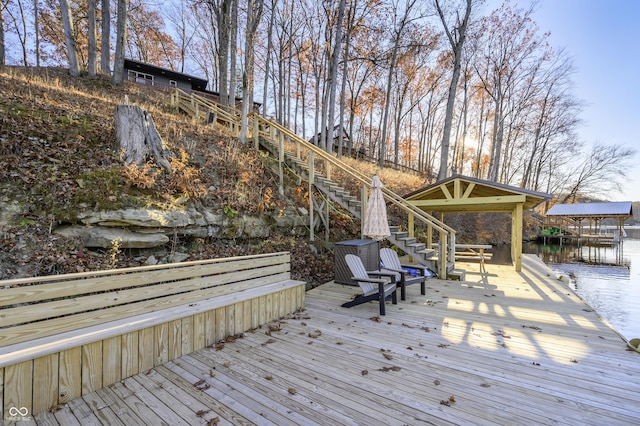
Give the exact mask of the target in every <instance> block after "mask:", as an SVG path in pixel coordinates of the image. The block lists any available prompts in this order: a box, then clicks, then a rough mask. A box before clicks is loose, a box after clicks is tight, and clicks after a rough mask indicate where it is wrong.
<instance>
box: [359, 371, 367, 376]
mask: <svg viewBox="0 0 640 426" xmlns="http://www.w3.org/2000/svg"><path fill="white" fill-rule="evenodd" d="M360 374H362V375H363V376H366V375H367V374H369V372H368V371H367V370H362V371H361V372H360Z"/></svg>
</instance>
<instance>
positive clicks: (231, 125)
mask: <svg viewBox="0 0 640 426" xmlns="http://www.w3.org/2000/svg"><path fill="white" fill-rule="evenodd" d="M172 104H173V105H176V106H178V107H179V108H180V109H181V110H182V111H184V112H186V113H187V114H189V115H190V116H192V117H193V118H194V119H196V120H201V121H203V122H205V123H209V124H214V125H216V126H222V127H223V128H224V129H225V130H226V131H228V132H230V133H231V134H235V135H238V134H239V132H240V119H241V115H240V112H239V111H237V110H234V109H233V108H230V107H222V106H220V105H218V104H216V103H215V102H213V101H211V100H209V99H206V98H203V97H201V96H198V95H197V94H190V95H188V94H185V93H184V92H182V91H180V90H179V89H178V90H176V91H174V92H172ZM248 133H249V135H248V137H250V138H251V140H252V141H253V142H254V147H255V148H256V149H261V150H263V151H266V152H268V153H269V155H270V157H271V158H273V159H275V160H276V161H277V163H278V168H279V175H280V185H281V192H282V186H283V185H284V179H283V175H284V171H285V170H289V171H291V172H292V173H294V174H295V175H296V176H297V177H299V178H300V179H302V180H304V181H305V182H307V183H309V185H310V194H309V198H310V209H315V210H317V211H318V213H319V214H318V215H317V216H315V217H314V219H315V220H314V223H313V225H312V226H311V228H312V230H311V232H312V238H313V229H314V228H315V227H316V225H317V223H318V222H319V221H320V220H323V221H324V219H323V218H322V216H321V215H322V208H321V207H319V206H318V205H317V203H316V202H315V200H314V199H313V195H312V191H311V189H315V190H317V191H319V192H321V193H322V194H324V196H325V198H327V199H328V200H331V202H333V203H335V204H337V205H339V206H340V207H342V209H344V210H345V211H347V212H349V213H350V214H351V215H352V216H353V217H355V218H357V219H360V220H362V216H363V215H362V210H363V206H365V205H366V201H365V202H363V200H366V198H367V197H366V191H367V190H368V188H369V185H370V183H371V177H370V176H365V175H364V174H362V173H360V172H359V171H357V170H355V169H353V168H351V167H350V166H348V165H347V164H346V163H344V162H342V161H341V160H340V159H338V158H337V157H335V156H333V155H331V154H329V153H327V152H325V151H324V150H322V149H320V148H319V147H317V146H315V145H313V144H311V143H309V142H307V141H306V140H304V139H303V138H301V137H299V136H298V135H296V134H295V133H293V132H291V131H290V130H289V129H287V128H285V127H283V126H281V125H279V124H278V123H275V122H274V121H273V120H267V119H264V118H262V117H260V116H258V115H257V114H255V113H251V114H250V115H249V117H248ZM317 163H323V166H324V167H318V166H317ZM310 164H313V170H312V169H311V167H310ZM332 169H333V170H336V169H339V170H340V171H342V172H343V173H345V174H347V175H348V176H350V178H352V179H355V180H356V181H358V182H359V183H360V184H361V185H362V187H363V188H364V189H363V193H362V194H360V198H358V197H357V196H355V195H353V194H351V193H350V192H349V191H348V190H346V189H345V188H344V187H343V186H341V185H340V184H339V183H337V182H335V181H334V180H332V179H331V178H330V177H327V175H330V171H331V170H332ZM383 195H384V197H385V200H386V201H387V203H388V204H393V205H396V206H398V207H399V208H400V209H401V210H403V211H404V212H405V213H407V215H408V221H409V222H408V224H407V226H406V227H402V228H401V227H399V226H393V225H390V226H389V229H390V231H391V235H390V236H389V237H387V240H388V241H389V242H390V243H392V244H393V245H395V246H396V247H397V248H398V249H400V250H401V251H403V252H404V253H405V254H406V255H408V256H409V257H410V258H412V260H413V261H414V262H417V263H419V264H422V265H424V266H427V267H429V268H431V269H433V270H434V271H437V273H438V276H439V277H440V278H442V279H446V278H449V279H461V278H464V271H462V270H459V269H455V250H454V249H453V247H455V231H454V230H453V229H452V228H450V227H449V226H448V225H446V224H444V223H442V222H440V221H439V220H438V219H436V218H435V217H433V216H430V215H429V214H427V213H425V212H423V211H422V210H420V209H418V208H417V207H415V206H413V205H412V204H410V203H408V202H407V201H406V200H404V199H403V198H402V197H400V196H399V195H397V194H395V193H393V192H392V191H390V190H388V189H387V188H383ZM414 221H418V222H423V223H425V224H426V225H427V226H428V227H429V228H431V229H433V230H435V232H439V235H440V243H438V244H437V245H436V246H437V248H436V249H433V248H431V247H432V246H433V244H427V243H426V242H420V241H417V239H416V238H415V237H414V236H412V235H411V234H412V233H411V232H410V228H411V227H412V223H413V222H414ZM325 226H327V225H326V223H325ZM441 254H444V255H443V256H442V255H441ZM441 258H444V259H446V262H444V263H441V261H440V259H441Z"/></svg>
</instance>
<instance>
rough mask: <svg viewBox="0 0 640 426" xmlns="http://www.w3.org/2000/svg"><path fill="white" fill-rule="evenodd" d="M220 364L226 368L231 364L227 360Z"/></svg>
mask: <svg viewBox="0 0 640 426" xmlns="http://www.w3.org/2000/svg"><path fill="white" fill-rule="evenodd" d="M222 365H224V366H225V367H226V368H229V366H230V365H231V363H230V362H229V361H227V362H225V363H224V364H222Z"/></svg>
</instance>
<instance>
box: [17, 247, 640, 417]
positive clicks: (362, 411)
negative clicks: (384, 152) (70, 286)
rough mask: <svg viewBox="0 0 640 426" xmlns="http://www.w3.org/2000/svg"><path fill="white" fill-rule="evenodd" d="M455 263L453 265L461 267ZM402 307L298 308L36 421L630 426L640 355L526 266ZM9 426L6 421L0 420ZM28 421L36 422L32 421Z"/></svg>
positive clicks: (470, 276) (438, 290) (469, 279)
mask: <svg viewBox="0 0 640 426" xmlns="http://www.w3.org/2000/svg"><path fill="white" fill-rule="evenodd" d="M459 267H464V266H463V265H459ZM467 269H468V272H467V274H466V281H462V282H458V281H440V280H436V279H432V280H429V281H428V287H427V295H426V296H420V290H419V286H411V287H409V288H408V289H407V300H406V301H404V302H400V301H399V302H398V305H396V306H394V305H391V304H388V305H387V315H386V316H385V317H383V318H378V317H377V313H378V310H377V306H376V304H375V302H371V303H369V304H364V305H359V306H355V307H353V308H350V309H347V308H341V307H340V304H341V303H343V302H344V301H346V300H347V299H348V298H349V297H350V296H351V295H352V294H354V293H355V292H356V289H355V288H353V287H347V286H342V285H337V284H332V283H330V284H325V285H323V286H321V287H319V288H317V289H314V290H312V291H310V292H308V293H307V296H306V303H307V307H306V309H305V310H304V311H303V312H301V313H299V314H296V315H295V316H291V317H290V318H287V319H285V320H282V321H279V322H277V323H272V324H271V325H270V327H263V328H261V329H257V330H255V331H254V332H249V333H246V334H245V335H244V336H243V337H242V338H238V339H235V340H233V341H228V342H226V343H225V344H224V345H219V347H218V348H205V349H202V350H200V351H197V352H195V353H193V354H191V355H188V356H184V357H181V358H178V359H176V360H174V361H172V362H169V363H167V364H165V365H163V366H159V367H155V368H152V369H150V370H148V371H145V372H144V373H142V374H139V375H137V376H133V377H130V378H128V379H126V380H124V381H121V382H117V383H116V384H115V385H112V386H110V387H108V388H105V389H102V390H99V391H97V392H94V393H91V394H88V395H86V396H84V397H82V398H79V399H75V400H73V401H71V402H70V403H68V404H67V405H65V406H63V407H58V408H59V409H58V410H57V411H56V412H55V413H46V414H43V415H39V416H37V417H36V418H35V421H37V423H38V424H43V425H44V424H64V425H73V424H80V425H83V426H84V425H92V424H96V425H97V424H108V425H114V424H124V425H142V424H150V425H160V424H168V425H179V424H195V425H199V424H207V423H209V424H220V425H223V424H234V425H237V424H259V425H268V424H273V425H294V424H302V425H311V424H318V425H331V426H333V425H336V424H345V425H348V424H354V425H355V424H359V425H373V424H389V425H407V424H411V425H415V424H437V425H442V424H465V425H466V424H474V425H483V424H486V425H494V424H503V425H515V424H526V425H530V424H542V425H551V424H554V425H555V424H566V425H576V424H580V425H603V424H607V425H617V424H619V425H625V426H626V425H629V424H638V421H639V419H640V354H638V353H636V352H632V351H628V350H627V349H626V345H625V342H624V341H623V340H622V339H621V338H620V337H619V336H618V334H617V333H616V332H615V331H614V330H612V329H611V328H610V327H609V325H607V324H606V322H605V321H603V320H602V319H600V318H599V317H598V315H597V314H596V312H594V311H593V310H592V309H590V308H589V307H588V306H587V305H585V304H584V303H583V302H582V301H581V300H580V299H579V298H578V297H577V296H576V295H575V294H573V292H572V291H571V290H569V289H568V288H566V287H565V286H564V285H563V284H562V283H561V282H560V281H557V280H555V279H554V278H553V277H552V276H551V275H550V271H549V270H548V269H547V268H546V266H545V265H544V264H543V263H542V262H540V261H539V260H538V259H537V258H534V257H530V256H524V262H523V270H522V272H521V273H516V272H515V271H514V270H513V268H512V267H511V266H499V265H487V270H488V274H483V275H481V274H480V273H478V272H475V271H477V270H478V268H477V265H469V267H468V268H467ZM5 420H6V419H5ZM32 422H33V419H32Z"/></svg>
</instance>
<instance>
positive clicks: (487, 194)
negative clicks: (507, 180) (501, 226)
mask: <svg viewBox="0 0 640 426" xmlns="http://www.w3.org/2000/svg"><path fill="white" fill-rule="evenodd" d="M404 198H405V199H406V200H407V201H409V202H410V203H412V204H413V205H415V206H416V207H419V208H421V209H422V210H424V211H427V212H439V213H440V215H441V219H442V215H443V214H444V213H471V212H475V213H482V212H507V213H511V259H512V262H513V265H514V266H515V269H516V271H518V272H520V271H521V270H522V215H523V211H525V210H530V209H532V208H534V207H535V206H537V205H538V204H540V203H541V202H543V201H544V200H547V199H550V198H551V195H550V194H546V193H542V192H537V191H531V190H527V189H523V188H518V187H515V186H510V185H505V184H501V183H497V182H492V181H488V180H483V179H478V178H473V177H469V176H462V175H453V176H451V177H449V178H447V179H444V180H442V181H440V182H436V183H435V184H433V185H429V186H426V187H424V188H421V189H418V190H416V191H414V192H411V193H409V194H407V195H405V197H404ZM430 237H431V235H429V236H428V238H430Z"/></svg>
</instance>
